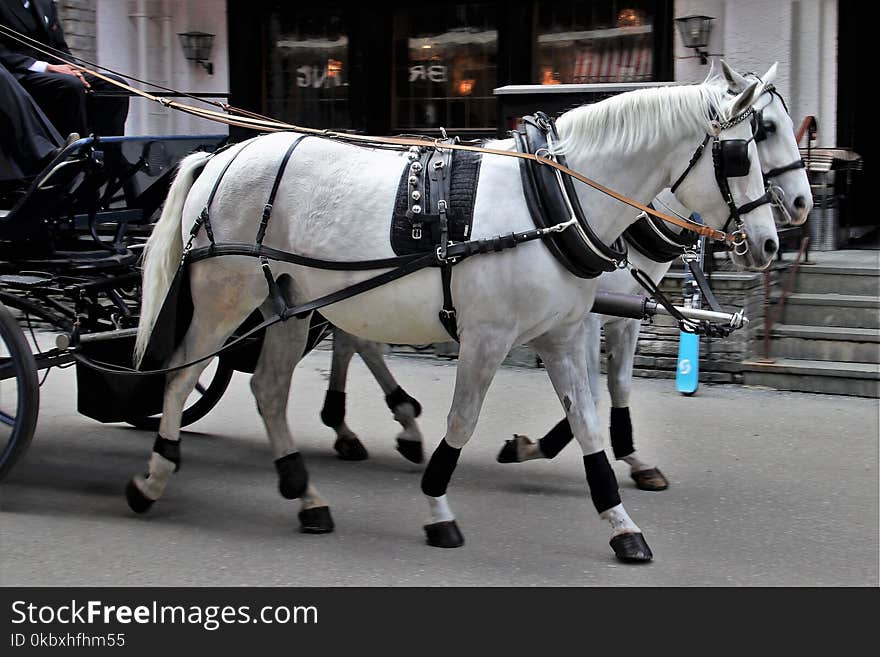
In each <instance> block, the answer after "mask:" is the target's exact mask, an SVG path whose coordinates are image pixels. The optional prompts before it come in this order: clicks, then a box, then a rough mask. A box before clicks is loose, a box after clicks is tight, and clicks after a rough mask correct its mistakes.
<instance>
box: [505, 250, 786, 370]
mask: <svg viewBox="0 0 880 657" xmlns="http://www.w3.org/2000/svg"><path fill="white" fill-rule="evenodd" d="M678 269H681V268H680V267H679V268H678ZM783 271H784V268H777V269H773V270H772V271H771V272H770V289H771V294H772V292H773V291H775V289H776V287H777V281H778V279H779V277H780V273H781V272H783ZM683 280H684V274H683V273H681V272H675V273H672V272H670V273H669V274H667V275H666V277H665V278H664V279H663V281H662V283H661V285H660V288H661V290H662V291H663V292H664V294H666V295H667V296H668V297H669V298H670V299H671V300H672V302H673V303H674V304H676V305H681V302H682V296H681V290H682V283H683ZM710 283H711V287H712V291H713V292H714V293H715V296H716V297H717V299H718V302H719V303H720V304H721V306H722V307H723V308H724V309H725V310H729V311H737V310H739V309H741V308H745V311H746V317H747V318H748V319H749V324H748V325H747V326H746V327H745V328H742V329H740V330H739V331H734V333H733V334H731V335H730V336H728V337H726V338H708V337H701V338H700V381H702V382H715V383H742V381H743V375H742V361H744V360H746V359H749V358H755V357H760V356H761V353H762V342H761V340H760V338H759V336H758V334H759V331H760V329H761V328H762V327H763V325H764V315H765V305H764V274H763V273H754V272H732V271H731V272H728V271H722V272H716V273H715V274H713V275H712V277H711V281H710ZM703 307H704V308H707V306H706V304H704V306H703ZM678 338H679V330H678V326H677V325H675V323H674V322H673V321H672V320H671V319H670V318H669V317H666V316H663V315H658V316H656V317H655V318H654V319H653V321H650V322H644V323H643V324H642V330H641V333H640V337H639V343H638V347H637V348H636V357H635V362H634V368H633V373H634V374H635V376H641V377H650V378H668V379H672V378H675V372H676V366H677V362H678ZM602 342H603V349H602V372H603V373H604V372H605V371H606V367H605V364H606V363H605V353H604V338H603V341H602ZM505 365H508V366H514V367H535V366H538V365H540V360H539V359H538V358H537V355H536V354H535V352H534V350H532V349H531V348H530V347H516V348H515V349H514V350H513V351H511V353H510V355H509V356H508V358H507V360H506V361H505Z"/></svg>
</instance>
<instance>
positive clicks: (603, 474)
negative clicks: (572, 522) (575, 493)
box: [584, 451, 620, 513]
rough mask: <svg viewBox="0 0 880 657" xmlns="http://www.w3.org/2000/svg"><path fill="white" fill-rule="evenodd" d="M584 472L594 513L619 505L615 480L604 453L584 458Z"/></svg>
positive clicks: (588, 455)
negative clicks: (585, 472) (594, 509)
mask: <svg viewBox="0 0 880 657" xmlns="http://www.w3.org/2000/svg"><path fill="white" fill-rule="evenodd" d="M584 470H586V471H587V485H588V486H589V487H590V497H592V498H593V505H594V506H595V507H596V511H598V512H599V513H602V512H603V511H607V510H608V509H610V508H611V507H615V506H617V505H618V504H620V495H619V494H618V492H617V479H616V478H615V477H614V470H612V469H611V464H610V463H608V457H607V456H605V452H604V451H601V452H596V453H595V454H587V455H586V456H585V457H584Z"/></svg>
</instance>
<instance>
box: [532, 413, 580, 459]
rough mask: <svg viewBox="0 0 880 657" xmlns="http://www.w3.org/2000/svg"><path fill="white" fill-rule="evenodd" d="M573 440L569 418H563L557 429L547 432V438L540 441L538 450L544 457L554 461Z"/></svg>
mask: <svg viewBox="0 0 880 657" xmlns="http://www.w3.org/2000/svg"><path fill="white" fill-rule="evenodd" d="M572 438H574V434H572V432H571V425H570V424H569V423H568V418H567V417H566V418H562V420H561V421H560V422H559V423H558V424H557V425H556V426H555V427H553V428H552V429H550V431H548V432H547V435H546V436H544V437H543V438H541V439H540V440H539V441H538V448H539V449H540V450H541V453H542V454H543V455H544V456H546V457H547V458H548V459H552V458H553V457H554V456H556V455H557V454H559V452H561V451H562V448H563V447H565V446H566V445H568V443H570V442H571V439H572Z"/></svg>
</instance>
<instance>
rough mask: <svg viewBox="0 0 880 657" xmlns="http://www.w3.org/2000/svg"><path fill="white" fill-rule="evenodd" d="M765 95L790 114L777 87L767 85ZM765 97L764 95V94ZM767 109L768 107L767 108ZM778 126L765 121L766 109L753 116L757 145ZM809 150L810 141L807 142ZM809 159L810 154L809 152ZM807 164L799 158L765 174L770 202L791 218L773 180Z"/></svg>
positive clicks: (780, 192)
mask: <svg viewBox="0 0 880 657" xmlns="http://www.w3.org/2000/svg"><path fill="white" fill-rule="evenodd" d="M746 75H750V76H752V77H755V78H757V79H758V80H760V79H761V78H760V77H758V76H757V75H755V74H754V73H747V74H746ZM764 93H769V94H770V95H771V96H775V97H776V98H778V99H779V102H781V103H782V106H783V107H784V108H785V111H786V112H788V105H786V103H785V99H784V98H783V97H782V95H781V94H780V93H779V92H778V91H776V87H775V86H774V85H772V84H770V85H766V86H765V87H764ZM762 95H763V94H762ZM765 107H766V106H765ZM775 131H776V125H775V124H774V123H772V122H769V121H765V120H764V108H763V107H761V108H758V109H756V110H755V111H754V113H753V114H752V133H753V134H754V136H755V137H754V138H755V143H760V142H762V141H764V140H765V139H767V133H768V132H775ZM807 144H808V148H809V141H808V142H807ZM808 157H809V152H808ZM806 166H807V163H806V162H805V161H804V159H803V158H799V159H797V160H794V161H792V162H789V163H788V164H784V165H782V166H779V167H776V168H775V169H770V171H766V172H763V174H764V186H765V187H766V188H767V194H769V196H770V201H771V203H772V204H773V205H774V207H776V208H777V209H779V210H780V211H781V212H782V213H783V214H784V215H785V216H787V217H789V220H790V215H789V212H788V208H787V207H786V204H785V193H784V192H783V190H782V188H781V187H780V186H779V185H777V184H776V183H775V182H773V178H776V177H778V176H781V175H782V174H783V173H787V172H789V171H797V170H798V169H804V168H806Z"/></svg>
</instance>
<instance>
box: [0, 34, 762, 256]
mask: <svg viewBox="0 0 880 657" xmlns="http://www.w3.org/2000/svg"><path fill="white" fill-rule="evenodd" d="M0 32H2V33H4V34H6V35H7V36H9V37H11V38H13V39H16V40H18V41H22V42H24V40H25V39H27V40H28V41H33V40H32V39H29V38H28V37H26V36H24V35H20V34H19V33H18V32H16V31H15V30H10V29H9V28H6V27H4V26H0ZM37 43H39V42H37ZM28 45H30V46H31V47H34V48H35V49H36V50H38V51H40V52H43V53H44V54H47V55H51V56H52V57H54V58H55V59H58V60H59V61H61V62H63V63H65V64H69V65H71V66H75V67H76V68H78V69H80V70H82V71H83V72H85V73H88V74H90V75H93V76H94V77H96V78H98V79H100V80H103V81H105V82H107V83H109V84H112V85H114V86H116V87H119V88H121V89H124V90H126V91H128V92H129V93H132V94H134V95H136V96H140V97H142V98H145V99H147V100H151V101H153V102H156V103H159V104H160V105H162V106H164V107H170V108H172V109H176V110H178V111H181V112H184V113H186V114H191V115H193V116H197V117H199V118H203V119H207V120H210V121H215V122H217V123H224V124H226V125H230V126H236V127H239V128H249V129H251V130H258V131H262V132H281V131H292V132H298V133H302V134H307V135H314V136H318V137H324V138H328V139H335V140H338V141H343V142H352V143H355V144H362V145H364V146H377V145H379V146H381V145H387V146H419V147H423V148H434V149H437V150H441V151H442V150H443V149H444V148H446V149H452V150H462V151H471V152H474V153H483V154H487V155H500V156H503V157H516V158H520V159H527V160H533V161H535V162H538V163H539V164H542V165H544V166H549V167H552V168H554V169H556V170H557V171H559V172H561V173H564V174H565V175H567V176H570V177H571V178H574V179H575V180H577V181H579V182H582V183H584V184H585V185H588V186H589V187H592V188H593V189H595V190H597V191H599V192H601V193H603V194H605V195H607V196H610V197H611V198H614V199H615V200H617V201H620V202H621V203H624V204H626V205H629V206H630V207H633V208H636V209H637V210H639V211H640V212H644V213H645V214H648V215H650V216H652V217H656V218H657V219H660V220H662V221H665V222H667V223H670V224H673V225H676V226H679V227H680V228H683V229H685V230H689V231H692V232H694V233H697V234H698V235H700V236H701V237H707V238H709V239H712V240H716V241H720V242H727V243H729V244H732V245H737V244H741V243H742V242H743V240H744V238H745V234H744V233H742V232H741V231H738V232H737V233H734V234H731V233H727V232H725V231H722V230H716V229H714V228H710V227H709V226H704V225H702V224H698V223H696V222H693V221H690V220H687V219H681V218H678V217H673V216H670V215H668V214H665V213H663V212H659V211H657V210H655V209H653V208H651V207H650V206H648V205H643V204H642V203H639V202H638V201H636V200H634V199H631V198H629V197H627V196H624V195H623V194H620V193H618V192H615V191H614V190H612V189H610V188H608V187H606V186H604V185H602V184H601V183H598V182H596V181H594V180H592V179H590V178H588V177H587V176H584V175H583V174H581V173H578V172H577V171H574V170H573V169H570V168H569V167H567V166H565V165H563V164H559V163H558V162H556V161H554V160H553V159H551V158H549V157H546V156H542V155H537V154H534V153H520V152H517V151H506V150H500V149H495V148H485V147H481V146H472V145H468V144H461V143H443V142H441V141H440V139H431V138H428V137H377V136H368V135H354V134H349V133H344V132H336V131H333V130H319V129H316V128H306V127H303V126H297V125H294V124H291V123H284V122H281V121H276V120H273V119H269V118H266V117H262V116H260V115H257V114H253V113H252V112H247V111H245V110H240V109H237V108H234V107H231V106H229V105H221V107H223V109H225V110H226V111H227V112H228V113H233V112H234V113H236V114H239V116H229V114H228V113H222V112H216V111H213V110H208V109H201V108H198V107H193V106H192V105H186V104H184V103H179V102H177V101H173V100H169V99H167V98H163V97H161V96H156V95H153V94H151V93H148V92H146V91H143V90H141V89H137V88H135V87H132V86H130V85H128V84H125V83H123V82H120V81H118V80H115V79H113V78H111V77H108V76H106V75H103V74H101V73H98V72H97V71H95V70H93V69H90V68H87V67H85V66H81V65H79V64H74V63H73V62H70V61H68V60H67V59H65V58H64V57H61V56H59V55H58V54H57V51H56V52H50V51H47V50H45V49H43V48H39V47H36V46H34V45H33V44H32V43H29V44H28ZM40 45H42V44H40ZM101 68H103V67H101ZM127 77H128V76H127ZM150 84H151V86H156V85H152V83H150ZM172 91H173V90H172ZM175 93H177V92H175ZM244 114H247V115H248V116H244Z"/></svg>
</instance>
